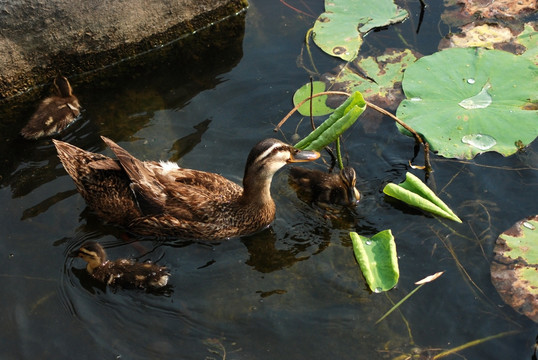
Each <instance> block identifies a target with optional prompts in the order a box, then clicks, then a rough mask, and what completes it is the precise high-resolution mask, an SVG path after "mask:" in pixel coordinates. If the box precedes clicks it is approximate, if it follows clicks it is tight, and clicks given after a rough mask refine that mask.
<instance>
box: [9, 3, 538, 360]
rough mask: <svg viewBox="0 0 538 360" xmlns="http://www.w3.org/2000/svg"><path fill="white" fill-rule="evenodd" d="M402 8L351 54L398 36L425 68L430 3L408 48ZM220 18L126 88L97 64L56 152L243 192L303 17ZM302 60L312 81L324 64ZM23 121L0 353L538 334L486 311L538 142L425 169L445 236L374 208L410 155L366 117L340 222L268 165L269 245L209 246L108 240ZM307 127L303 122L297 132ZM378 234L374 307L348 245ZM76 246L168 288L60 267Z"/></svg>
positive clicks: (270, 353)
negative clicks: (201, 40)
mask: <svg viewBox="0 0 538 360" xmlns="http://www.w3.org/2000/svg"><path fill="white" fill-rule="evenodd" d="M290 3H291V2H290ZM293 4H294V5H296V6H297V7H298V8H299V9H301V10H303V11H305V12H307V13H312V14H315V15H316V16H317V14H319V13H321V12H322V11H323V3H322V1H310V2H308V6H309V7H310V9H309V8H307V7H306V6H305V4H304V3H301V2H300V1H297V2H295V3H293ZM407 6H408V7H409V9H410V10H411V13H412V14H413V15H412V18H411V19H410V20H408V21H406V22H405V23H403V24H399V25H396V26H393V27H391V28H390V29H388V30H384V31H379V32H376V33H372V34H370V35H368V37H367V43H366V44H365V46H364V48H363V51H364V52H365V53H366V54H376V53H380V52H382V51H383V50H384V48H385V47H402V46H403V45H402V43H401V41H400V40H399V36H400V35H401V36H402V37H403V38H405V39H406V41H407V42H408V43H409V44H410V46H412V47H413V48H414V49H415V50H417V51H419V52H421V53H423V54H430V53H432V52H434V51H436V48H437V43H438V41H439V39H440V38H441V36H442V35H445V34H446V33H447V32H448V31H449V29H448V28H447V27H446V26H444V25H443V24H442V23H440V22H439V17H440V12H441V10H442V9H441V7H440V6H439V5H435V4H433V6H430V7H429V8H428V9H427V11H426V13H425V21H424V23H423V24H422V28H421V30H420V32H419V33H418V34H416V33H415V29H416V27H417V23H418V13H419V9H420V7H419V3H418V2H409V3H407ZM227 21H229V22H233V27H234V28H235V29H236V30H237V28H238V27H239V29H240V36H234V37H231V38H228V39H227V40H226V41H222V40H219V41H220V43H219V44H212V45H210V46H208V47H207V48H208V49H209V50H208V51H207V52H206V53H203V54H201V55H200V54H190V55H191V56H192V57H191V58H188V61H185V59H182V58H180V56H185V54H184V53H181V55H174V53H173V51H172V54H167V56H166V58H165V59H164V60H162V59H161V60H159V61H155V62H152V65H151V66H150V65H147V66H145V67H139V68H138V70H137V71H134V72H133V71H131V72H130V73H129V74H123V73H121V69H114V68H113V69H109V70H107V71H108V74H109V75H106V76H107V77H106V78H105V77H104V75H103V76H101V77H100V78H98V80H95V81H88V80H87V79H86V78H85V77H84V76H80V77H78V78H74V79H72V80H73V86H74V88H75V90H76V94H77V95H78V97H79V99H80V101H81V103H82V104H83V106H84V112H83V116H82V119H81V120H80V121H79V122H77V123H76V124H75V125H73V126H72V127H71V128H69V129H68V131H66V132H65V133H64V134H62V135H61V136H59V138H60V139H63V140H66V141H69V142H71V143H73V144H75V145H77V146H79V147H82V148H84V149H87V150H91V151H96V152H104V153H107V154H109V155H110V151H109V150H107V149H105V147H104V145H103V143H102V142H101V140H100V139H99V135H105V136H108V137H111V138H112V139H113V140H115V141H117V142H118V143H119V144H120V145H121V146H123V147H125V148H126V149H127V150H128V151H130V152H131V153H133V154H134V155H135V156H137V157H139V158H141V159H152V160H155V159H172V160H175V161H178V162H179V164H180V166H183V167H193V168H197V169H201V170H206V171H212V172H217V173H221V174H223V175H224V176H226V177H228V178H230V179H233V180H235V181H238V182H239V181H240V180H241V179H240V177H241V176H242V173H243V166H244V161H245V159H246V156H247V154H248V152H249V150H250V148H251V146H252V145H253V144H254V143H256V142H257V141H258V140H260V139H262V138H265V137H270V136H277V137H279V138H281V139H289V138H290V137H291V136H292V135H293V134H294V132H295V126H296V124H297V123H298V120H299V119H300V118H299V117H294V118H292V119H291V120H290V123H289V124H287V125H286V126H285V127H284V129H283V133H280V134H274V133H273V131H272V129H273V126H274V125H275V124H276V123H277V122H278V121H279V120H280V119H281V118H282V117H283V116H284V115H285V114H286V113H287V112H288V111H289V110H290V109H291V107H292V106H291V101H290V99H291V96H292V94H293V92H294V91H295V89H297V88H298V87H300V86H301V85H302V84H304V83H306V82H307V81H308V74H307V73H306V71H305V70H304V69H303V68H301V67H299V66H298V65H297V59H298V56H300V54H301V47H302V44H303V39H304V34H305V32H306V31H307V29H308V28H309V27H310V26H311V24H312V23H313V21H314V18H312V17H308V16H304V15H300V14H299V13H297V12H296V11H294V10H292V9H290V8H289V7H286V6H284V5H283V4H282V3H281V2H277V1H271V2H268V1H264V0H251V7H250V8H249V9H248V11H247V12H246V13H244V14H242V15H239V16H238V17H237V18H234V19H229V20H227ZM238 24H239V25H238ZM211 31H213V32H214V33H213V34H212V33H211ZM219 31H220V30H219ZM217 32H218V31H216V30H215V29H213V30H212V29H209V30H207V31H206V32H205V33H206V35H207V33H209V34H210V36H215V37H216V38H217V37H218V36H217V35H218V34H217ZM201 33H204V32H201ZM202 35H203V34H202ZM243 35H244V37H243ZM195 36H201V35H200V34H196V35H195ZM313 51H314V56H315V58H316V61H317V63H316V65H317V67H318V69H320V71H321V72H325V71H329V70H331V69H332V68H333V67H334V66H336V65H337V64H338V62H337V61H336V60H333V59H330V58H329V57H328V56H325V55H323V54H322V53H321V52H320V51H318V50H317V49H315V47H314V49H313ZM158 56H159V55H158ZM163 56H164V55H163ZM174 56H176V57H174ZM116 71H117V72H118V74H117V73H115V72H116ZM104 73H106V72H104ZM34 107H35V101H31V102H28V104H27V105H25V106H22V107H18V108H16V109H14V110H13V109H12V110H13V111H11V112H9V111H7V110H6V109H4V111H5V113H6V114H9V115H6V116H4V118H3V119H2V125H1V134H2V136H1V144H0V147H1V152H2V163H0V176H1V178H0V201H1V203H2V204H3V206H2V207H1V210H0V211H1V216H0V229H1V230H0V234H1V235H0V239H1V241H0V256H1V257H2V261H1V262H0V283H1V285H2V296H1V297H0V307H1V308H2V310H3V311H2V315H1V323H2V327H1V330H0V334H1V336H0V339H2V340H0V345H1V346H0V357H1V358H3V359H30V358H32V359H33V358H38V359H47V358H55V359H71V358H74V357H76V358H78V359H113V358H121V359H149V358H153V359H223V358H226V359H392V358H396V357H397V356H398V355H400V354H402V353H409V352H410V351H412V349H413V348H417V349H421V350H426V349H437V350H439V349H450V348H453V347H456V346H459V345H462V344H465V343H467V342H469V341H473V340H476V339H481V338H485V337H488V336H492V335H496V334H500V333H503V332H507V331H515V332H514V333H512V334H511V335H507V336H503V337H500V338H498V339H495V340H491V341H488V342H486V343H483V344H481V345H478V346H474V347H471V348H469V349H467V350H462V351H460V354H461V357H460V356H458V355H453V356H452V357H448V358H450V359H461V358H466V359H529V360H530V359H531V356H532V346H533V344H534V343H535V338H536V335H537V334H538V327H537V325H536V324H534V323H533V322H531V321H530V320H529V319H527V318H526V317H524V316H522V315H519V314H518V313H516V312H515V311H514V310H512V309H511V308H510V307H508V306H506V305H505V304H504V303H503V302H502V300H501V299H500V297H499V296H498V294H497V292H496V291H495V289H494V287H493V285H492V284H491V281H490V276H489V266H490V260H491V257H492V248H493V244H494V242H495V239H496V237H497V235H498V234H499V233H501V232H503V231H504V230H506V229H507V228H509V227H510V226H511V225H512V224H513V223H515V222H516V221H518V220H520V219H522V218H523V217H526V216H529V215H532V214H535V213H536V210H537V208H536V198H537V196H536V195H537V190H538V189H537V188H538V162H537V159H538V157H537V155H536V151H537V149H538V147H537V145H536V142H535V143H534V144H532V145H531V146H530V148H529V149H528V150H527V151H526V152H524V153H521V154H517V155H514V156H511V157H508V158H504V157H502V156H500V155H496V154H485V155H481V156H479V157H477V158H476V159H475V160H473V161H456V160H448V159H443V158H437V157H435V156H433V157H432V163H433V167H434V170H435V172H434V174H433V177H432V179H431V185H432V187H434V188H435V189H436V191H437V192H438V193H439V194H440V196H441V198H443V199H446V201H447V202H448V204H449V205H450V206H451V207H452V209H453V210H454V211H455V212H456V213H457V214H458V215H459V216H460V217H461V218H462V219H463V224H456V223H453V222H449V221H444V220H438V219H436V218H433V217H430V216H427V215H424V214H423V213H421V212H419V211H414V210H411V209H409V208H407V207H404V206H401V205H400V204H398V203H395V202H392V201H389V200H387V199H386V198H385V197H384V196H383V194H382V191H381V190H382V188H383V187H384V185H385V184H386V183H387V182H400V181H402V180H403V178H404V175H405V172H406V171H408V170H409V168H408V160H409V159H410V158H411V157H412V153H413V141H412V139H410V138H407V137H405V136H402V135H400V134H399V133H398V131H397V130H396V127H395V126H394V124H393V122H392V121H391V120H390V119H388V118H382V119H380V118H379V117H376V116H375V114H373V113H368V112H367V113H365V114H364V115H363V116H362V117H361V118H360V120H359V121H358V122H357V123H356V125H354V127H353V128H352V129H351V130H350V131H348V132H347V133H346V138H345V139H344V147H345V152H346V155H347V157H348V159H349V164H350V165H352V166H354V167H355V168H356V170H357V173H358V185H357V186H358V188H359V189H360V191H361V192H362V194H363V197H364V198H363V200H362V201H361V202H360V204H359V205H358V207H357V209H356V211H348V212H342V213H341V214H339V216H337V217H334V216H331V214H326V213H324V212H322V211H320V209H317V208H313V207H311V206H309V205H308V204H305V203H303V202H302V201H301V200H299V199H298V198H297V196H296V194H295V193H294V192H293V191H292V190H291V189H290V188H289V186H288V183H287V173H286V170H282V171H280V172H279V173H278V174H277V175H276V176H275V179H274V182H273V188H272V192H273V195H274V198H275V201H276V204H277V209H278V210H277V218H276V220H275V222H274V224H273V225H272V226H271V227H270V228H269V229H267V230H266V231H263V232H261V233H258V234H255V235H252V236H249V237H244V238H236V239H230V240H227V241H223V242H221V243H218V244H217V243H210V244H208V243H204V242H202V241H200V242H185V241H182V240H181V239H178V240H177V241H167V242H157V241H148V240H144V241H143V240H140V241H135V242H132V243H126V242H124V240H122V237H123V236H122V235H123V232H122V230H121V229H118V228H115V227H111V226H107V225H103V223H102V222H101V221H100V220H99V219H97V218H95V216H93V215H92V214H91V212H89V211H88V210H87V209H86V206H85V202H84V200H83V199H82V197H81V196H80V195H78V193H77V192H76V190H75V186H74V183H73V181H72V180H71V179H70V178H69V177H68V176H67V174H66V173H65V171H64V170H63V168H62V166H61V164H60V163H59V160H58V159H57V157H56V153H55V150H54V148H53V146H52V143H51V141H50V139H46V140H41V141H35V142H30V141H23V140H22V139H21V138H20V137H19V136H18V135H17V134H18V131H19V130H20V128H21V127H22V126H23V124H24V123H25V121H26V119H27V118H28V116H29V115H30V114H31V113H32V111H33V109H34ZM13 114H15V115H13ZM307 131H308V128H307V125H306V122H304V125H303V126H301V127H299V133H300V134H301V135H304V134H306V133H307ZM419 162H420V161H419ZM311 166H313V167H317V168H320V169H322V168H323V165H322V164H321V162H318V164H315V165H311ZM414 172H415V173H416V174H417V175H419V176H422V174H421V173H420V172H419V171H414ZM385 229H392V231H393V234H394V235H395V237H396V243H397V249H398V254H399V266H400V273H401V276H400V281H399V284H398V286H397V288H395V289H393V290H392V291H390V292H388V293H387V294H372V293H370V292H369V291H368V290H367V287H366V284H365V281H364V279H363V277H362V275H361V273H360V271H359V268H358V265H357V263H356V261H355V259H354V256H353V251H352V248H351V241H350V239H349V236H348V233H349V231H357V232H358V233H360V234H363V235H366V236H371V235H373V234H375V233H377V232H378V231H381V230H385ZM87 239H94V240H97V241H99V242H100V243H102V244H104V245H105V247H106V248H107V250H108V253H109V256H110V257H111V258H117V257H136V258H139V259H141V260H145V259H151V260H154V261H158V263H160V264H163V265H166V266H168V267H170V268H171V273H172V277H171V287H172V291H171V292H170V293H168V294H149V293H144V292H140V291H122V290H119V291H117V292H116V293H114V292H111V291H110V290H104V289H102V288H99V287H98V286H95V284H94V283H92V282H91V281H89V279H88V277H87V276H85V273H84V271H83V268H84V264H83V262H82V261H81V260H80V259H72V258H68V257H67V254H68V253H69V252H70V251H71V250H73V249H74V248H75V247H76V246H78V245H80V244H81V243H82V242H83V241H85V240H87ZM131 240H137V239H131ZM437 271H445V274H444V275H443V276H442V277H441V278H440V279H438V280H437V281H436V282H434V283H432V284H429V285H426V286H424V287H423V288H422V289H421V290H420V291H419V292H418V293H416V294H415V295H414V296H413V297H411V298H410V300H408V301H407V302H406V303H404V305H402V307H401V308H400V311H401V312H398V311H397V312H394V313H393V314H391V315H390V316H389V317H388V318H387V319H386V320H385V321H383V322H382V323H380V324H379V325H375V324H374V323H375V321H376V320H377V319H378V318H379V317H380V316H382V315H383V314H384V313H385V312H386V311H387V310H388V309H389V308H390V307H391V306H392V302H396V301H398V300H400V299H401V298H402V297H403V296H405V295H406V294H408V293H409V292H410V291H411V290H413V289H414V288H415V285H414V282H415V281H417V280H419V279H421V278H423V277H425V276H427V275H430V274H433V273H435V272H437Z"/></svg>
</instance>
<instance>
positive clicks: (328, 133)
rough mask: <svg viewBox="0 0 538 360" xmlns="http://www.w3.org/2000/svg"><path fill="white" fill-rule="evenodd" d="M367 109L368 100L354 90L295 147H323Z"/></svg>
mask: <svg viewBox="0 0 538 360" xmlns="http://www.w3.org/2000/svg"><path fill="white" fill-rule="evenodd" d="M365 109H366V102H365V101H364V99H363V98H362V94H361V93H360V92H358V91H357V92H354V93H353V94H351V96H350V97H349V98H348V99H347V100H346V101H345V102H344V103H343V104H342V105H340V106H339V107H338V108H337V109H336V110H335V111H334V112H333V113H332V114H331V116H329V118H328V119H327V120H325V121H324V122H323V123H322V124H321V125H320V126H318V127H317V128H316V130H314V131H312V132H311V133H310V134H308V135H307V136H306V137H305V138H304V139H302V140H301V141H299V142H298V143H297V144H295V147H296V148H297V149H301V150H317V151H319V150H321V149H323V148H324V147H325V146H327V145H329V144H330V143H332V142H333V141H335V140H336V139H337V138H338V136H340V135H341V134H342V133H343V132H344V131H346V130H347V129H348V128H349V127H350V126H351V125H353V123H354V122H355V121H356V120H357V119H358V117H359V116H360V114H362V112H363V111H364V110H365Z"/></svg>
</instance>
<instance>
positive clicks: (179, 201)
mask: <svg viewBox="0 0 538 360" xmlns="http://www.w3.org/2000/svg"><path fill="white" fill-rule="evenodd" d="M103 140H104V141H105V142H106V143H107V145H108V146H109V147H110V148H111V149H112V151H113V152H114V154H115V155H116V157H117V158H118V161H117V162H116V161H114V160H112V159H110V158H108V157H105V156H103V155H99V154H92V153H88V152H85V151H83V150H80V149H77V148H75V149H77V150H74V149H72V148H74V147H73V146H71V145H69V144H65V143H62V142H60V141H57V140H56V141H54V144H55V145H56V147H57V149H58V154H59V156H60V159H61V160H62V163H63V164H64V166H65V168H66V170H67V172H68V173H69V175H70V176H71V177H73V179H74V180H75V183H76V184H77V188H78V189H79V191H80V192H81V194H82V195H83V196H84V198H85V199H86V200H87V202H88V204H89V205H90V206H91V207H92V208H93V209H94V210H95V211H96V212H97V213H98V214H100V215H101V216H103V217H104V218H105V219H106V220H109V221H110V219H114V221H113V222H116V223H119V224H122V225H125V226H127V227H129V229H130V230H131V231H133V232H135V233H138V234H141V235H147V236H167V237H168V236H174V237H175V236H179V237H184V238H202V239H210V240H216V239H223V238H228V237H234V236H240V235H246V234H250V233H253V232H256V231H258V230H260V229H262V228H264V227H266V226H268V225H269V224H270V223H271V222H272V221H273V219H274V216H275V204H274V202H273V199H272V198H271V194H270V186H271V179H272V177H273V174H274V173H275V172H276V171H277V170H278V169H279V168H281V167H282V166H284V165H285V164H286V163H288V162H298V161H311V160H314V159H317V158H318V157H319V153H317V152H312V151H299V150H297V149H295V148H293V147H291V146H289V145H286V144H284V143H282V142H280V141H278V140H275V139H267V140H264V141H262V142H260V143H258V144H257V145H256V146H255V147H254V148H253V149H252V151H251V153H250V155H249V157H248V160H247V166H246V167H245V177H244V179H243V184H244V187H245V190H244V191H243V188H241V186H239V185H237V184H235V183H233V182H231V181H229V180H228V179H226V178H224V177H222V176H220V175H218V174H213V173H208V172H203V171H197V170H190V169H181V168H179V167H178V166H177V165H174V164H170V163H162V162H161V163H159V162H153V161H140V160H138V159H136V158H135V157H133V156H132V155H131V154H129V153H128V152H127V151H125V149H123V148H121V147H120V146H118V145H117V144H116V143H114V142H113V141H112V140H110V139H107V138H104V137H103ZM77 157H82V158H83V159H76V158H77ZM81 167H84V168H85V169H81ZM98 168H99V169H98ZM99 182H103V183H104V184H106V185H105V186H108V187H113V190H112V194H113V196H109V192H110V190H109V189H107V188H102V189H101V190H100V191H99V189H98V187H99V185H98V183H99ZM88 186H90V189H88ZM119 197H122V199H119ZM111 212H116V215H110V213H111Z"/></svg>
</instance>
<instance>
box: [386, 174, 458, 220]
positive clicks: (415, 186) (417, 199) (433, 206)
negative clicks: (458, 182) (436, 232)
mask: <svg viewBox="0 0 538 360" xmlns="http://www.w3.org/2000/svg"><path fill="white" fill-rule="evenodd" d="M405 178H406V179H405V181H404V182H403V183H401V184H400V185H396V184H393V183H390V184H387V185H386V186H385V188H384V189H383V192H384V193H385V194H387V195H388V196H391V197H393V198H396V199H398V200H401V201H403V202H405V203H406V204H408V205H411V206H415V207H418V208H419V209H422V210H425V211H428V212H431V213H432V214H435V215H439V216H442V217H444V218H447V219H450V220H454V221H456V222H459V223H461V220H460V218H459V217H458V216H457V215H456V214H454V212H453V211H452V210H451V209H450V208H449V207H448V206H447V205H446V204H445V203H444V202H443V201H442V200H441V199H439V197H437V195H435V193H434V192H433V191H432V190H431V189H430V188H429V187H428V186H427V185H426V184H424V183H423V182H422V181H421V180H420V179H419V178H418V177H416V176H415V175H413V174H411V173H409V172H408V173H407V174H406V175H405Z"/></svg>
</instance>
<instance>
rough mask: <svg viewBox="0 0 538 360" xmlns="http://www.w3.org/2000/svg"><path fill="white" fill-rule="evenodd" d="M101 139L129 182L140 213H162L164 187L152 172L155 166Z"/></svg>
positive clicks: (164, 198)
mask: <svg viewBox="0 0 538 360" xmlns="http://www.w3.org/2000/svg"><path fill="white" fill-rule="evenodd" d="M101 138H102V139H103V141H104V142H105V143H106V144H107V145H108V147H110V149H111V150H112V151H113V152H114V154H115V155H116V157H117V158H118V161H119V162H120V164H121V166H122V168H123V169H124V170H125V172H126V174H127V176H128V177H129V179H130V180H131V183H130V187H131V189H132V191H133V192H134V194H135V196H136V199H137V201H138V204H139V207H140V209H141V210H142V212H143V213H144V214H158V213H162V212H163V211H164V209H165V204H166V199H167V195H166V192H165V187H164V185H163V184H161V183H160V182H159V180H158V178H157V176H156V174H155V171H154V169H155V166H157V164H156V163H149V162H144V161H141V160H138V159H137V158H135V157H134V156H132V155H131V154H129V153H128V152H127V150H125V149H123V148H122V147H121V146H119V145H118V144H116V143H115V142H114V141H112V140H110V139H108V138H106V137H104V136H101Z"/></svg>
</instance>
